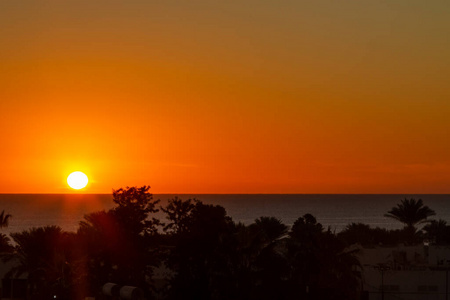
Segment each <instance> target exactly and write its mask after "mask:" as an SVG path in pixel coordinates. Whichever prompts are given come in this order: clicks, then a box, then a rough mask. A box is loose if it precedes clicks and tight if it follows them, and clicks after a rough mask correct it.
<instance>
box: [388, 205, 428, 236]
mask: <svg viewBox="0 0 450 300" xmlns="http://www.w3.org/2000/svg"><path fill="white" fill-rule="evenodd" d="M434 215H436V213H435V212H434V210H432V209H430V208H429V207H428V206H424V205H423V201H422V199H419V200H417V201H416V200H415V199H404V200H402V201H401V203H399V204H397V206H396V207H393V208H392V209H391V210H390V211H388V213H387V214H385V215H384V216H385V217H388V218H392V219H395V220H397V221H400V222H402V223H403V224H405V227H406V229H408V230H411V231H414V232H415V231H416V228H415V225H417V224H421V223H424V222H427V218H428V217H430V216H434Z"/></svg>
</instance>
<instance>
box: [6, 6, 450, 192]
mask: <svg viewBox="0 0 450 300" xmlns="http://www.w3.org/2000/svg"><path fill="white" fill-rule="evenodd" d="M222 2H223V3H216V1H134V0H129V1H115V0H113V1H71V0H68V1H44V0H43V1H27V0H24V1H16V0H4V1H0V45H1V46H0V137H1V143H0V163H1V172H0V193H70V192H72V191H71V190H70V189H69V188H68V186H67V184H66V182H65V180H66V177H67V176H68V175H69V173H70V172H72V171H83V172H85V173H86V174H87V175H88V176H89V178H90V183H89V185H88V187H87V188H86V189H84V190H83V192H87V193H110V192H111V189H112V188H119V187H124V186H127V185H128V186H134V185H137V186H140V185H144V184H147V185H151V186H152V191H153V192H154V193H450V136H449V135H450V134H449V133H450V132H449V128H450V126H449V125H450V121H449V118H450V97H449V96H450V84H449V83H448V80H449V78H450V55H449V53H450V39H449V36H450V17H449V14H450V4H449V2H448V1H447V0H443V1H422V0H403V1H360V0H349V1H320V0H318V1H300V0H299V1H281V2H280V1H244V2H243V1H222Z"/></svg>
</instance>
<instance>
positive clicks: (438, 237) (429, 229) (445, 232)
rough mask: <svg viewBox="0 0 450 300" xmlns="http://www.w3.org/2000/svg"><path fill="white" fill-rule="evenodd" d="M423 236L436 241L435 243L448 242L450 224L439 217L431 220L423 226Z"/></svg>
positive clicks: (449, 239) (449, 240)
mask: <svg viewBox="0 0 450 300" xmlns="http://www.w3.org/2000/svg"><path fill="white" fill-rule="evenodd" d="M423 230H424V231H425V237H426V238H428V239H429V240H431V241H432V242H434V243H436V244H437V245H442V244H447V245H448V244H450V226H448V225H447V222H446V221H444V220H442V219H439V220H437V221H436V220H432V221H430V223H429V224H427V225H425V226H424V227H423Z"/></svg>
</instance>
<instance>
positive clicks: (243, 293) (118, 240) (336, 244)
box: [2, 186, 450, 300]
mask: <svg viewBox="0 0 450 300" xmlns="http://www.w3.org/2000/svg"><path fill="white" fill-rule="evenodd" d="M113 201H114V203H115V206H114V207H113V208H112V209H110V210H108V211H99V212H94V213H91V214H88V215H86V216H85V217H84V220H83V221H81V222H80V226H79V229H78V231H77V232H76V233H67V232H64V231H62V230H61V228H59V227H57V226H48V227H42V228H32V229H30V230H27V231H23V232H20V233H14V234H11V237H12V240H13V241H14V243H15V245H14V247H12V246H10V244H9V240H8V238H7V237H6V236H4V235H3V236H2V245H3V246H2V251H3V253H5V254H4V259H5V260H14V261H15V262H16V263H15V267H14V268H13V269H12V270H11V271H10V273H9V275H10V276H20V275H24V274H26V276H27V277H28V283H29V284H28V289H29V290H28V294H29V295H30V297H31V299H48V298H49V297H52V295H57V297H59V298H63V299H84V297H86V296H95V297H97V298H98V299H100V298H102V297H104V296H103V295H102V294H101V287H102V285H103V284H105V283H107V282H115V283H117V284H120V285H132V286H139V287H141V288H142V289H144V291H145V297H146V298H147V299H152V298H159V299H198V300H203V299H204V300H207V299H211V300H212V299H218V300H219V299H223V300H225V299H237V300H239V299H263V300H264V299H323V300H327V299H336V300H337V299H357V298H358V296H357V295H358V292H359V290H358V289H359V287H360V273H359V271H360V265H359V262H358V260H357V259H356V256H355V253H354V252H352V251H349V250H348V249H349V248H348V247H347V246H348V245H351V244H353V243H360V244H363V245H366V246H373V245H379V244H383V245H389V244H395V243H397V242H399V241H405V242H413V241H414V239H416V240H419V239H420V238H422V239H423V238H428V239H430V240H433V241H436V242H447V243H448V242H450V229H449V227H448V226H447V224H446V223H445V222H444V221H434V222H431V223H429V224H428V225H427V226H426V227H425V228H424V232H422V231H416V230H414V232H413V236H411V231H408V228H410V227H411V225H415V224H417V223H418V222H420V220H422V219H423V218H422V217H417V218H412V220H414V221H409V223H407V222H405V220H403V219H401V220H400V218H399V220H400V221H402V222H405V224H406V225H407V226H406V227H405V229H404V230H396V231H389V230H385V229H380V228H370V227H369V226H368V225H365V224H355V223H352V224H350V225H348V226H347V228H346V229H345V230H344V231H342V232H340V233H339V234H337V235H336V234H335V233H333V232H331V231H330V230H326V229H324V228H323V226H322V225H321V224H320V223H318V222H317V220H316V219H315V217H314V216H312V215H310V214H305V215H303V216H301V217H299V218H298V219H297V220H296V221H295V223H294V224H293V226H292V228H288V227H287V226H286V225H284V224H283V223H282V222H281V221H280V220H278V219H276V218H273V217H260V218H258V219H256V220H255V221H254V223H252V224H250V225H244V224H240V223H235V222H233V220H232V219H231V218H230V217H229V216H227V214H226V211H225V209H224V208H223V207H221V206H217V205H209V204H204V203H202V202H201V201H198V200H195V199H187V200H182V199H179V198H174V199H171V200H169V201H168V203H167V205H165V206H164V207H161V206H159V201H158V200H154V199H153V196H152V194H151V193H150V192H149V187H148V186H144V187H141V188H137V187H127V188H125V189H119V190H116V191H114V192H113ZM406 204H414V203H413V202H411V203H410V202H402V203H401V205H399V206H398V207H397V208H398V209H401V208H402V207H403V206H406ZM416 204H417V203H416ZM419 204H421V203H419ZM416 206H417V205H416ZM419 206H420V207H419V208H423V205H419ZM159 210H161V211H162V212H163V213H164V214H165V219H164V220H159V219H157V218H155V214H156V213H157V212H158V211H159ZM419 211H420V209H419ZM389 213H390V214H394V209H393V210H392V211H390V212H389ZM2 215H3V214H2ZM422 215H423V214H422ZM425 215H428V216H429V215H430V211H428V212H426V213H425ZM412 237H413V238H414V239H412ZM161 274H164V275H161Z"/></svg>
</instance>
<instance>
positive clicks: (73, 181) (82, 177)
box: [67, 171, 88, 190]
mask: <svg viewBox="0 0 450 300" xmlns="http://www.w3.org/2000/svg"><path fill="white" fill-rule="evenodd" d="M67 184H68V185H69V186H70V187H71V188H73V189H75V190H80V189H82V188H84V187H85V186H86V185H87V184H88V178H87V176H86V174H84V173H83V172H78V171H77V172H73V173H71V174H70V175H69V176H68V177H67Z"/></svg>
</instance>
